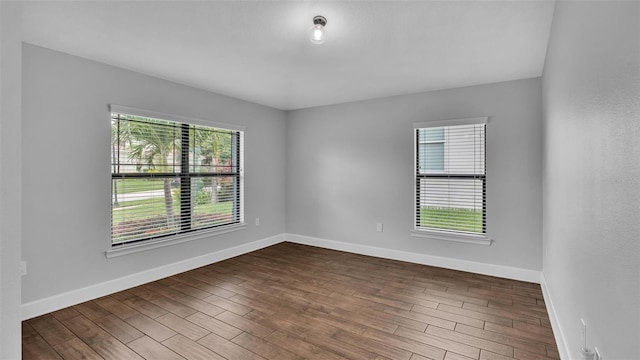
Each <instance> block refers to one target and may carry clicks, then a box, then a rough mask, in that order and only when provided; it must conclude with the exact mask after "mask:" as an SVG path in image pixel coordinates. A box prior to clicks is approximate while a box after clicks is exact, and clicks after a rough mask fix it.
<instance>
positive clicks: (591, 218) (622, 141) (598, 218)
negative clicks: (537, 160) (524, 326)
mask: <svg viewBox="0 0 640 360" xmlns="http://www.w3.org/2000/svg"><path fill="white" fill-rule="evenodd" d="M639 4H640V3H638V2H637V1H632V2H565V1H560V2H558V3H557V5H556V11H555V14H554V20H553V28H552V31H551V39H550V43H549V49H548V53H547V59H546V64H545V68H544V76H543V93H544V101H543V103H544V162H543V163H544V181H543V184H544V231H543V233H544V260H543V263H544V266H543V272H544V276H545V278H546V282H547V286H548V289H549V294H550V298H551V300H552V301H553V304H554V307H555V310H556V313H557V314H558V317H559V322H560V325H561V327H562V330H563V332H564V335H565V339H566V341H567V346H568V349H569V353H570V355H571V358H579V355H578V349H579V348H580V346H581V344H580V328H581V325H580V318H583V319H584V320H585V321H586V322H587V329H588V330H587V332H588V334H587V339H588V342H589V344H588V345H589V346H590V347H593V346H597V347H598V348H599V350H601V352H602V356H603V357H604V358H605V359H635V358H637V357H638V352H639V351H640V345H639V344H640V242H639V239H638V235H639V234H640V208H639V207H638V204H640V142H639V139H640V68H639V67H640V59H639V53H640V49H639V44H640V39H639V34H640V28H639V26H640V25H639V24H640V23H639V13H640V9H639ZM556 331H558V329H556Z"/></svg>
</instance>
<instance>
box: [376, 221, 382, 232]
mask: <svg viewBox="0 0 640 360" xmlns="http://www.w3.org/2000/svg"><path fill="white" fill-rule="evenodd" d="M376 231H377V232H382V223H377V224H376Z"/></svg>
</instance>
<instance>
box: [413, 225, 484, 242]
mask: <svg viewBox="0 0 640 360" xmlns="http://www.w3.org/2000/svg"><path fill="white" fill-rule="evenodd" d="M411 236H415V237H423V238H429V239H435V240H444V241H455V242H462V243H467V244H476V245H487V246H488V245H491V243H492V242H493V240H492V239H490V238H489V237H487V236H486V235H475V234H457V233H456V234H454V233H450V232H446V231H437V230H422V229H420V230H417V229H414V230H412V231H411Z"/></svg>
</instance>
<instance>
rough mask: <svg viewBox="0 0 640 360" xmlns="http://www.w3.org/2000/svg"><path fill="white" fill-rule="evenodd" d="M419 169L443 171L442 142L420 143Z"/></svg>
mask: <svg viewBox="0 0 640 360" xmlns="http://www.w3.org/2000/svg"><path fill="white" fill-rule="evenodd" d="M420 170H421V171H444V143H427V144H420Z"/></svg>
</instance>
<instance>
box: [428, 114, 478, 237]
mask: <svg viewBox="0 0 640 360" xmlns="http://www.w3.org/2000/svg"><path fill="white" fill-rule="evenodd" d="M485 128H486V118H474V119H463V120H458V121H451V122H434V123H420V124H416V125H415V144H416V146H415V154H416V156H415V192H416V197H415V199H416V203H415V228H416V229H417V230H437V231H443V232H451V233H459V234H465V233H466V234H486V181H487V179H486V171H485V167H486V159H485V138H486V136H485Z"/></svg>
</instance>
